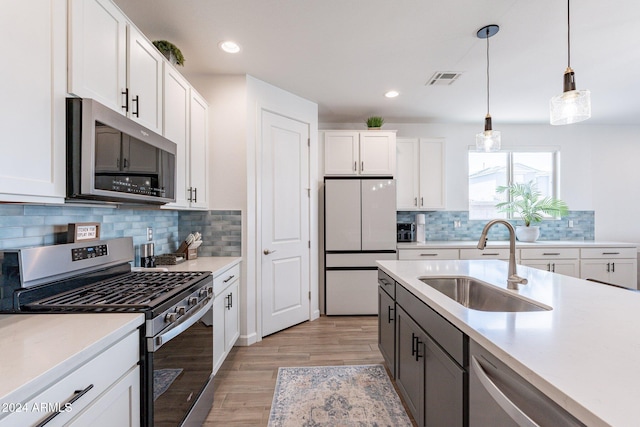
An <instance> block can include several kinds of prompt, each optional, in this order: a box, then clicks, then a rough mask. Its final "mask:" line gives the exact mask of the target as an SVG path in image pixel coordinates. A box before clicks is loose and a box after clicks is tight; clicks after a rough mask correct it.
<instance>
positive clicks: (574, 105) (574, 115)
mask: <svg viewBox="0 0 640 427" xmlns="http://www.w3.org/2000/svg"><path fill="white" fill-rule="evenodd" d="M549 109H550V111H551V124H552V125H570V124H572V123H578V122H581V121H583V120H587V119H588V118H589V117H591V92H590V91H588V90H575V89H574V90H570V91H567V92H563V93H562V94H561V95H558V96H554V97H553V98H551V101H550V102H549Z"/></svg>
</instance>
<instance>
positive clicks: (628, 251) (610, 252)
mask: <svg viewBox="0 0 640 427" xmlns="http://www.w3.org/2000/svg"><path fill="white" fill-rule="evenodd" d="M581 255H582V258H607V259H611V258H634V259H636V258H637V256H638V250H637V249H636V248H582V249H581Z"/></svg>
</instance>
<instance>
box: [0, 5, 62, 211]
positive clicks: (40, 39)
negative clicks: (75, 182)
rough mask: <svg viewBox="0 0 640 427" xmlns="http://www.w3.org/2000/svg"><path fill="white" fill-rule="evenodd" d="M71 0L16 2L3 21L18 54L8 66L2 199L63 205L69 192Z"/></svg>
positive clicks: (9, 52) (0, 145)
mask: <svg viewBox="0 0 640 427" xmlns="http://www.w3.org/2000/svg"><path fill="white" fill-rule="evenodd" d="M66 23H67V2H66V1H64V0H54V1H48V2H38V3H37V5H35V4H34V3H33V2H11V4H10V5H9V4H7V5H6V7H4V8H3V11H2V14H0V25H1V26H2V29H3V32H4V34H5V35H6V37H8V38H10V39H11V41H10V42H9V41H8V42H7V43H5V46H4V48H3V51H4V55H5V56H6V57H7V58H14V59H16V60H14V61H11V64H8V65H7V66H6V67H4V68H3V71H2V73H3V74H2V76H3V81H4V82H5V84H4V86H3V88H4V89H3V92H2V102H1V103H0V105H1V107H0V115H1V117H2V140H1V142H0V150H1V151H2V153H3V156H4V161H3V162H2V168H0V201H2V202H34V203H61V202H63V201H64V195H65V131H66V128H65V97H66V73H67V66H66V62H67V61H66V59H67V57H66V54H67V27H66Z"/></svg>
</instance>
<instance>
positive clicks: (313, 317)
mask: <svg viewBox="0 0 640 427" xmlns="http://www.w3.org/2000/svg"><path fill="white" fill-rule="evenodd" d="M318 318H320V310H314V311H313V312H312V313H311V318H310V319H309V320H316V319H318Z"/></svg>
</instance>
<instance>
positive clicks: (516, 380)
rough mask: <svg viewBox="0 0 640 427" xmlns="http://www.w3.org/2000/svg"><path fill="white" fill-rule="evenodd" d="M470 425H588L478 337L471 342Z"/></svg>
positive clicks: (476, 426) (528, 426)
mask: <svg viewBox="0 0 640 427" xmlns="http://www.w3.org/2000/svg"><path fill="white" fill-rule="evenodd" d="M469 353H470V354H469V356H470V357H469V371H470V373H469V426H470V427H486V426H492V427H511V426H527V427H534V426H541V427H544V426H549V427H559V426H584V424H583V423H581V422H580V421H579V420H577V419H576V418H575V417H573V415H571V414H570V413H568V412H567V411H566V410H565V409H563V408H561V407H560V406H559V405H558V404H557V403H555V402H554V401H552V400H551V399H549V398H548V397H547V396H546V395H544V394H543V393H542V392H540V391H539V390H538V389H537V388H535V387H534V386H532V385H531V384H529V383H528V382H527V381H526V380H525V379H524V378H522V377H521V376H519V375H518V374H516V373H515V372H514V371H513V370H511V369H510V368H509V367H507V366H506V365H505V364H504V363H502V362H501V361H499V360H498V359H497V358H496V357H495V356H493V355H492V354H491V353H489V352H488V351H487V350H485V349H484V348H483V347H482V346H480V345H479V344H478V343H476V342H474V341H470V344H469Z"/></svg>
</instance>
